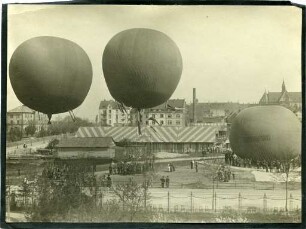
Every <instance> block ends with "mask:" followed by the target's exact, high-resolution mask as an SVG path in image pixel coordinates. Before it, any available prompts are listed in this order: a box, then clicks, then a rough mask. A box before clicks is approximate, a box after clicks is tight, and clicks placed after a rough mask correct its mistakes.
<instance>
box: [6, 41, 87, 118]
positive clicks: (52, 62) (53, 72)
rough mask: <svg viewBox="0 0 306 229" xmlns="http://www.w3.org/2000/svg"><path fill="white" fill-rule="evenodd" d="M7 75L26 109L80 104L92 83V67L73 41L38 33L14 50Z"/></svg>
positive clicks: (54, 110) (52, 109) (57, 108)
mask: <svg viewBox="0 0 306 229" xmlns="http://www.w3.org/2000/svg"><path fill="white" fill-rule="evenodd" d="M9 76H10V80H11V84H12V87H13V90H14V92H15V94H16V96H17V98H18V99H19V100H20V101H21V102H22V103H23V104H24V105H26V106H28V107H29V108H31V109H33V110H36V111H39V112H42V113H45V114H47V115H48V117H49V122H50V119H51V116H52V114H57V113H63V112H67V111H71V110H73V109H75V108H77V107H78V106H80V105H81V104H82V102H83V101H84V99H85V97H86V96H87V93H88V91H89V89H90V86H91V82H92V66H91V62H90V60H89V57H88V56H87V54H86V53H85V51H84V50H83V49H82V48H81V47H80V46H79V45H77V44H76V43H74V42H72V41H70V40H66V39H63V38H58V37H50V36H41V37H35V38H32V39H29V40H27V41H25V42H23V43H22V44H21V45H19V46H18V47H17V49H16V50H15V51H14V53H13V55H12V57H11V60H10V65H9Z"/></svg>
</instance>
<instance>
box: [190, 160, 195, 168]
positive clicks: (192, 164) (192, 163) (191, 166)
mask: <svg viewBox="0 0 306 229" xmlns="http://www.w3.org/2000/svg"><path fill="white" fill-rule="evenodd" d="M193 166H194V161H193V160H192V161H191V162H190V168H191V169H193Z"/></svg>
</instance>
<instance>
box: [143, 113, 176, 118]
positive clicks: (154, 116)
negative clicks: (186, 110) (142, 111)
mask: <svg viewBox="0 0 306 229" xmlns="http://www.w3.org/2000/svg"><path fill="white" fill-rule="evenodd" d="M157 116H158V115H157V114H152V117H153V118H158V117H157ZM146 117H147V118H149V114H147V115H146ZM159 117H160V118H163V117H164V114H159ZM167 117H168V118H172V114H168V115H167ZM173 117H174V115H173ZM175 117H176V118H181V115H180V114H176V115H175Z"/></svg>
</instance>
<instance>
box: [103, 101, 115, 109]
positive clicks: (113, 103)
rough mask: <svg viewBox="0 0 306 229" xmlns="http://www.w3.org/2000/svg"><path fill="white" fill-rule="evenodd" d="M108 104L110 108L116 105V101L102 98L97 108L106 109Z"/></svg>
mask: <svg viewBox="0 0 306 229" xmlns="http://www.w3.org/2000/svg"><path fill="white" fill-rule="evenodd" d="M108 105H111V107H112V108H117V107H118V105H117V103H116V102H115V101H113V100H103V101H101V102H100V106H99V109H106V108H107V107H108Z"/></svg>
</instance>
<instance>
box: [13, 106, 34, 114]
mask: <svg viewBox="0 0 306 229" xmlns="http://www.w3.org/2000/svg"><path fill="white" fill-rule="evenodd" d="M34 112H35V111H34V110H32V109H30V108H28V107H27V106H25V105H21V106H19V107H16V108H14V109H12V110H9V111H8V112H7V113H34Z"/></svg>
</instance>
